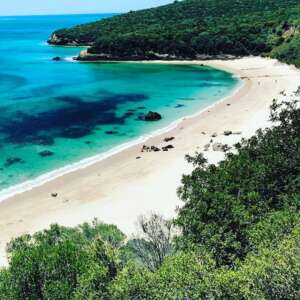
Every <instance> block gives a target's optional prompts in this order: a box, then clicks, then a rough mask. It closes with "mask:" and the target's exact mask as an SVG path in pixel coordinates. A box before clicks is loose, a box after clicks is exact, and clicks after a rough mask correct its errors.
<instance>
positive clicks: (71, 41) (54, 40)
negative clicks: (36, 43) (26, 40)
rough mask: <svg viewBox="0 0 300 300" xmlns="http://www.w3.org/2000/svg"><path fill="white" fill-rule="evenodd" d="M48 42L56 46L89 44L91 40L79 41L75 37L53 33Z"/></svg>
mask: <svg viewBox="0 0 300 300" xmlns="http://www.w3.org/2000/svg"><path fill="white" fill-rule="evenodd" d="M48 43H49V44H51V45H56V46H91V45H92V44H93V43H92V42H87V41H81V40H80V39H77V38H71V37H67V36H63V35H58V34H56V33H53V34H52V35H51V36H50V38H49V39H48Z"/></svg>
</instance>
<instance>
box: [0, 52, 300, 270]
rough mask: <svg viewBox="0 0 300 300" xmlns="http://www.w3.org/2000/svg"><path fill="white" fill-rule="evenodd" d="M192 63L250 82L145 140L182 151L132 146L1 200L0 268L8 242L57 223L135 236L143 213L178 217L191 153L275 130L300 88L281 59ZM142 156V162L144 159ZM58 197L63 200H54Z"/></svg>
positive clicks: (216, 155)
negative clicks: (278, 112) (282, 102)
mask: <svg viewBox="0 0 300 300" xmlns="http://www.w3.org/2000/svg"><path fill="white" fill-rule="evenodd" d="M158 63H162V62H158ZM172 63H189V64H190V63H191V62H172ZM192 63H195V64H196V63H198V64H201V63H202V64H206V65H209V66H213V67H216V68H221V69H225V70H228V71H231V72H233V73H235V74H236V75H237V76H239V77H241V78H243V80H244V85H243V86H242V87H241V88H240V89H239V90H238V91H237V92H236V93H235V94H234V95H232V96H230V97H227V98H226V99H224V101H222V102H220V103H218V104H217V105H215V106H214V107H211V108H209V109H207V110H206V111H204V112H203V113H202V114H200V115H198V116H195V117H193V118H186V119H185V120H183V121H182V122H181V123H180V124H179V125H178V126H177V128H175V129H173V130H172V131H171V132H168V133H167V134H163V135H160V136H156V137H153V138H151V139H150V140H148V141H147V143H146V144H147V145H150V146H151V145H155V146H158V147H161V146H163V145H166V143H164V142H163V138H164V137H167V136H174V137H176V139H175V140H174V141H172V142H171V144H173V145H174V146H175V149H173V150H171V151H169V152H157V153H141V151H140V150H141V146H142V145H137V146H133V147H131V148H129V149H126V150H124V151H122V152H120V153H118V154H116V155H114V156H112V157H110V158H108V159H105V160H103V161H101V162H98V163H96V164H94V165H92V166H89V167H87V168H85V169H81V170H77V171H74V172H72V173H70V174H66V175H64V176H62V177H60V178H57V179H54V180H53V181H51V182H48V183H45V184H44V185H42V186H40V187H36V188H34V189H33V190H31V191H28V192H24V193H22V194H20V195H16V196H14V197H11V198H9V199H7V200H5V201H3V202H1V203H0V242H1V243H0V264H5V263H6V255H5V245H6V243H7V242H8V241H9V240H11V239H12V238H14V237H17V236H19V235H21V234H23V233H34V232H36V231H38V230H41V229H44V228H46V227H48V226H49V225H50V224H52V223H59V224H61V225H67V226H73V225H77V224H79V223H82V222H85V221H91V220H92V219H94V218H95V217H97V218H98V219H99V220H102V221H104V222H106V223H113V224H116V225H117V226H119V228H120V229H121V230H123V231H124V232H125V233H127V234H131V233H132V232H133V231H134V230H135V222H136V219H137V217H138V216H139V215H140V214H145V213H147V212H149V211H156V212H159V213H161V214H163V215H164V216H166V217H172V216H174V215H175V208H176V207H177V206H180V205H181V203H180V201H179V199H178V197H177V195H176V189H177V187H178V186H179V185H180V180H181V176H182V174H183V173H188V172H190V170H191V168H192V167H191V166H190V165H188V164H187V163H186V161H185V160H184V156H185V154H187V153H190V154H193V153H194V152H195V151H201V152H202V151H203V146H204V145H205V144H207V143H209V141H210V139H211V134H212V133H214V132H217V133H218V137H217V138H214V142H222V143H226V144H228V145H232V144H234V143H235V142H237V141H239V140H240V139H241V138H242V137H250V136H251V135H253V134H254V133H255V131H256V130H257V129H258V128H264V127H266V126H268V125H269V123H268V116H269V106H270V104H271V103H272V100H273V99H274V98H279V97H280V96H279V94H280V92H281V91H283V90H285V91H286V93H287V95H288V96H287V98H289V99H291V96H290V95H291V94H292V92H293V91H295V90H297V88H298V86H300V73H299V71H298V70H296V69H295V68H293V67H291V66H287V65H285V64H281V63H278V62H277V61H276V60H271V59H263V58H257V57H251V58H243V59H236V60H229V61H204V62H200V61H197V62H192ZM228 104H230V106H228ZM224 130H232V131H242V134H241V135H231V136H228V137H225V136H224V135H223V131H224ZM202 132H206V135H204V134H202ZM137 156H141V159H139V160H137V159H136V157H137ZM205 156H206V157H207V158H208V159H209V161H210V162H213V163H216V162H218V161H220V160H221V159H223V157H224V154H223V153H222V152H214V151H212V150H211V149H210V150H209V151H208V152H205ZM51 193H58V196H57V197H56V198H54V197H51Z"/></svg>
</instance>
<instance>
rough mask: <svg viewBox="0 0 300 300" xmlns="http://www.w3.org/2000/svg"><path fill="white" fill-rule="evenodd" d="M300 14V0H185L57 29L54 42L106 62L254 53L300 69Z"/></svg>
mask: <svg viewBox="0 0 300 300" xmlns="http://www.w3.org/2000/svg"><path fill="white" fill-rule="evenodd" d="M299 15H300V1H299V0H285V1H282V0H263V1H262V0H184V1H175V2H174V3H173V4H170V5H165V6H162V7H158V8H152V9H147V10H142V11H137V12H129V13H127V14H123V15H118V16H114V17H112V18H109V19H104V20H101V21H98V22H94V23H90V24H86V25H80V26H76V27H74V28H70V29H62V30H58V31H56V32H55V35H56V37H57V38H58V39H56V40H53V41H52V42H53V43H56V44H61V45H65V44H76V45H91V46H92V47H91V48H90V49H89V50H88V51H89V52H90V53H98V54H99V53H101V54H104V56H103V59H142V58H148V59H151V58H188V59H189V58H197V57H199V56H201V55H202V56H203V55H213V56H215V55H218V54H221V55H222V54H230V55H235V56H237V55H250V54H252V55H271V56H272V57H276V58H279V59H281V60H283V61H286V62H289V63H293V64H296V65H297V66H300V60H299V55H297V54H299V50H298V49H299V47H298V46H299V25H300V23H299V22H300V21H299ZM165 55H167V56H165Z"/></svg>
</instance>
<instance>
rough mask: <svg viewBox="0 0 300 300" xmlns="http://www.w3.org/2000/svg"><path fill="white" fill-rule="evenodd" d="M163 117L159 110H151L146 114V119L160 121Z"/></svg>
mask: <svg viewBox="0 0 300 300" xmlns="http://www.w3.org/2000/svg"><path fill="white" fill-rule="evenodd" d="M161 119H162V116H161V115H160V114H159V113H157V112H153V111H149V112H148V113H147V114H146V115H145V121H159V120H161Z"/></svg>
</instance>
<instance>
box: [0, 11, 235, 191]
mask: <svg viewBox="0 0 300 300" xmlns="http://www.w3.org/2000/svg"><path fill="white" fill-rule="evenodd" d="M108 16H109V15H76V16H74V15H73V16H72V15H68V16H35V17H0V36H1V41H0V66H1V68H0V190H3V189H4V188H7V187H9V186H11V185H15V184H17V183H20V182H23V181H27V180H29V179H33V178H35V177H37V176H39V175H41V174H43V173H46V172H49V171H51V170H54V169H57V168H59V167H63V166H65V165H67V164H70V163H73V162H76V161H79V160H81V159H83V158H86V157H89V156H92V155H95V154H98V153H101V152H105V151H107V150H110V149H111V148H113V147H115V146H117V145H120V144H122V143H125V142H129V141H131V140H134V139H136V138H137V137H139V136H141V135H144V134H147V133H150V132H152V131H154V130H157V129H159V128H162V127H166V126H167V125H169V124H170V123H172V122H173V121H174V120H176V119H179V118H181V117H183V116H185V115H190V114H193V113H195V112H196V111H198V110H200V109H202V108H204V107H206V106H208V105H210V104H212V103H213V102H215V101H217V100H219V99H220V98H222V97H224V96H226V95H227V94H228V93H230V92H231V91H232V90H233V88H235V87H236V86H237V85H238V84H239V81H238V80H236V79H235V78H233V77H232V75H231V74H229V73H226V72H223V71H219V70H214V69H211V68H207V67H200V66H193V65H184V66H183V65H155V64H147V65H145V64H134V63H115V64H113V63H104V64H97V63H77V62H72V61H71V60H70V59H68V58H70V57H72V56H75V55H76V54H78V53H79V51H80V50H81V49H80V48H64V47H53V46H49V45H47V43H46V40H47V38H48V37H49V36H50V34H51V32H53V31H54V30H55V29H58V28H64V27H69V26H72V25H75V24H79V23H86V22H90V21H94V20H97V19H100V18H103V17H108ZM55 56H60V57H63V58H65V59H64V60H62V61H53V60H52V58H53V57H55ZM149 110H154V111H158V112H160V113H161V114H162V115H163V119H162V120H161V121H159V122H155V123H149V122H148V123H147V122H145V121H141V120H140V117H141V116H142V115H143V114H144V113H146V112H148V111H149ZM45 151H47V152H45ZM47 154H48V155H47ZM50 154H51V155H50Z"/></svg>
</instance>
